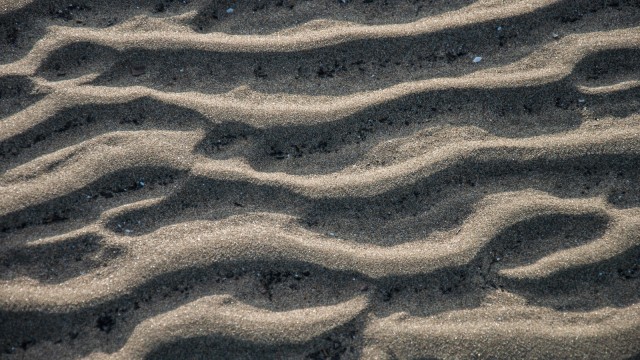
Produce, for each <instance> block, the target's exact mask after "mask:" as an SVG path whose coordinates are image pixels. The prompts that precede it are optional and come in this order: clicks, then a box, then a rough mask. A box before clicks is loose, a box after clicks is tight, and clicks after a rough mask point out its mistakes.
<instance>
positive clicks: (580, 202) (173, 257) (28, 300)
mask: <svg viewBox="0 0 640 360" xmlns="http://www.w3.org/2000/svg"><path fill="white" fill-rule="evenodd" d="M119 211H120V210H118V209H113V210H111V211H110V212H109V213H108V214H104V216H103V217H106V216H109V215H112V214H114V213H117V212H119ZM637 213H638V210H637V209H631V210H615V209H610V208H608V207H607V205H606V202H605V201H604V200H603V199H601V198H589V199H560V198H556V197H553V196H550V195H547V194H545V193H541V192H535V191H519V192H513V193H500V194H496V195H491V196H487V197H486V198H485V199H483V200H482V201H481V202H480V203H479V204H478V205H477V206H476V209H475V211H474V213H473V215H471V217H470V218H469V219H467V220H466V221H465V222H464V224H463V226H462V228H461V229H460V231H459V232H458V233H455V234H451V235H450V238H449V239H448V240H447V241H440V242H435V243H434V242H430V240H429V239H425V240H423V241H416V242H411V243H405V244H400V245H394V246H390V247H382V246H377V245H365V244H359V243H352V242H349V241H345V240H340V239H334V238H331V237H326V236H322V235H318V234H316V233H313V232H310V231H307V230H302V229H300V228H298V227H297V226H295V225H293V226H292V225H289V224H290V223H292V222H293V221H294V219H293V218H291V217H289V216H286V215H274V214H247V215H240V216H233V217H230V218H227V219H224V220H220V221H217V222H210V221H192V222H184V223H181V224H177V225H170V226H166V227H163V228H161V229H159V230H157V231H155V232H153V233H151V234H148V235H143V236H139V237H136V238H135V241H131V238H130V237H126V236H125V237H119V236H116V235H114V234H111V233H107V232H106V231H104V230H102V229H101V228H100V227H99V225H98V224H99V223H101V222H103V221H104V220H100V221H99V222H98V224H96V225H94V227H90V228H87V229H84V230H82V231H81V233H87V232H92V231H96V232H99V233H100V235H103V236H104V238H105V239H106V241H107V242H108V244H111V245H115V246H118V247H123V248H126V249H127V253H129V254H139V253H141V252H144V253H146V254H147V256H145V257H144V258H142V259H139V260H135V261H133V260H131V259H128V260H127V259H123V260H116V261H115V262H114V263H113V264H112V265H111V266H109V267H108V268H102V269H101V270H100V273H101V274H102V275H97V274H94V273H90V274H87V275H84V276H81V277H78V278H74V279H71V280H68V281H66V282H64V283H61V284H58V285H42V284H39V283H37V282H35V283H34V282H32V281H27V282H24V281H21V282H14V281H5V282H3V286H2V287H1V288H0V307H1V308H5V309H6V308H16V309H48V310H50V311H54V310H56V311H57V310H61V309H69V308H77V307H81V306H86V305H87V304H90V303H96V302H100V301H105V300H108V299H110V298H113V297H115V296H117V295H118V294H122V293H126V292H128V291H130V290H131V289H132V288H134V287H136V286H139V285H141V284H143V283H145V282H147V281H149V280H150V279H152V278H154V277H156V276H157V275H159V274H161V273H164V272H170V271H174V270H178V269H184V268H191V267H202V266H210V265H212V264H214V263H223V262H226V261H283V260H284V261H301V262H307V263H312V264H317V265H321V266H323V267H325V268H329V269H332V270H338V271H356V272H359V273H361V274H363V275H365V276H368V277H371V278H381V277H387V276H395V275H415V274H423V273H428V272H431V271H434V270H437V269H439V268H446V267H452V266H459V265H464V264H467V263H468V262H470V261H471V260H472V259H473V258H474V257H475V256H476V254H477V253H478V251H479V250H480V249H481V248H482V247H483V246H484V245H485V244H486V243H488V242H489V241H490V240H491V239H492V238H494V237H495V236H497V235H498V233H499V232H500V231H501V230H502V229H504V228H506V227H508V226H510V225H513V224H515V223H517V222H520V221H523V220H526V219H530V218H533V217H537V216H540V215H541V214H542V215H544V214H549V215H551V214H570V215H584V214H586V215H589V214H597V215H601V216H604V217H606V218H609V219H612V226H611V227H610V228H609V229H608V230H607V232H606V233H605V235H604V236H603V237H602V238H600V239H598V240H595V241H593V243H592V244H590V245H587V246H592V247H595V248H606V249H607V251H606V252H602V253H597V254H594V255H592V256H590V257H589V259H588V260H589V261H597V260H603V259H607V258H609V257H610V256H612V255H615V254H616V253H620V252H622V251H624V250H625V249H627V248H628V247H629V246H632V245H636V240H635V239H636V238H637V235H638V233H640V223H639V222H638V219H640V218H639V217H638V216H636V215H637ZM630 229H632V230H630ZM74 234H77V232H75V233H74ZM58 239H62V238H61V237H58ZM176 239H180V240H179V241H180V244H181V247H180V248H177V249H176V248H175V247H172V246H170V244H173V243H175V242H176ZM581 250H583V249H578V250H576V251H574V252H573V254H571V253H570V254H569V256H567V255H566V254H565V256H564V257H563V259H564V260H571V261H577V262H578V263H580V262H584V261H587V259H584V260H580V259H579V258H576V257H578V256H580V255H581V254H582V251H581ZM552 260H553V255H552ZM542 261H547V262H551V260H545V259H543V260H542ZM568 266H570V265H569V264H567V263H564V262H562V263H557V264H553V265H552V270H550V271H548V273H551V272H554V271H559V270H562V269H564V268H566V267H568ZM70 293H73V294H74V298H73V299H69V297H68V296H67V295H68V294H70Z"/></svg>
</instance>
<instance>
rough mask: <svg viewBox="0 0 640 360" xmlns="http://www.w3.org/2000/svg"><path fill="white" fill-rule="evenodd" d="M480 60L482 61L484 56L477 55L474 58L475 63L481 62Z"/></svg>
mask: <svg viewBox="0 0 640 360" xmlns="http://www.w3.org/2000/svg"><path fill="white" fill-rule="evenodd" d="M480 61H482V56H476V57H474V58H473V63H474V64H477V63H479V62H480Z"/></svg>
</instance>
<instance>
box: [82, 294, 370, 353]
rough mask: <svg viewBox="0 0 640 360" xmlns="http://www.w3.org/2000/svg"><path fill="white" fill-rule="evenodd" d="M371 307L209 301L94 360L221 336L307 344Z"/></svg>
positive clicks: (153, 321)
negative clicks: (276, 307)
mask: <svg viewBox="0 0 640 360" xmlns="http://www.w3.org/2000/svg"><path fill="white" fill-rule="evenodd" d="M367 303H368V300H367V298H366V297H364V296H360V297H356V298H354V299H351V300H348V301H345V302H343V303H339V304H336V305H330V306H317V307H313V308H306V309H299V310H290V311H283V312H273V311H268V310H264V309H259V308H254V307H252V306H249V305H245V304H242V303H240V302H239V301H238V300H236V299H234V298H233V297H232V296H229V295H214V296H206V297H203V298H200V299H198V300H196V301H193V302H191V303H189V304H186V305H183V306H181V307H179V308H177V309H175V310H171V311H168V312H166V313H163V314H160V315H158V316H155V317H153V318H150V319H147V320H145V321H143V322H142V323H140V324H139V325H138V326H136V328H135V330H134V331H133V333H132V334H131V335H130V336H129V338H128V340H127V342H126V344H125V345H124V347H123V348H122V349H120V350H119V351H118V352H116V353H114V354H111V356H101V355H100V354H94V356H91V357H90V358H96V359H100V358H111V359H133V358H144V356H145V355H146V354H149V353H150V352H151V351H153V350H154V349H155V348H157V347H158V346H160V345H162V344H165V343H169V342H172V341H176V340H179V339H186V338H193V337H200V336H211V335H217V334H219V335H222V336H225V337H230V338H235V339H242V340H243V341H249V342H253V343H257V344H281V345H284V344H298V343H305V342H307V341H310V340H312V339H314V338H316V337H318V336H321V335H322V334H324V333H327V332H328V331H330V330H331V329H334V328H336V327H338V326H341V325H343V324H345V323H347V322H349V321H351V320H352V319H353V318H355V317H356V316H357V315H359V314H360V313H361V312H362V311H364V310H365V308H366V307H367Z"/></svg>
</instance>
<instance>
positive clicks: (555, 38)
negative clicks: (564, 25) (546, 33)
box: [551, 33, 560, 40]
mask: <svg viewBox="0 0 640 360" xmlns="http://www.w3.org/2000/svg"><path fill="white" fill-rule="evenodd" d="M551 36H552V37H553V39H554V40H558V39H560V34H558V33H553V34H551Z"/></svg>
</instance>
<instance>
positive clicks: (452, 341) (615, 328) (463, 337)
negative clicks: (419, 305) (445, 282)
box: [364, 304, 640, 359]
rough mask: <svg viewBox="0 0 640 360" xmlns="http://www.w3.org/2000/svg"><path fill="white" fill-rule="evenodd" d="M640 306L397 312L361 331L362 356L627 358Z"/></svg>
mask: <svg viewBox="0 0 640 360" xmlns="http://www.w3.org/2000/svg"><path fill="white" fill-rule="evenodd" d="M639 317H640V305H637V304H636V305H632V306H629V307H627V308H623V309H601V310H597V311H592V312H587V313H566V312H557V311H552V310H549V309H545V308H534V307H519V306H517V307H508V306H506V307H505V306H495V307H489V308H486V309H482V308H481V309H474V310H460V311H454V312H451V313H446V314H442V315H440V316H435V317H430V318H416V317H410V316H407V315H406V314H403V313H400V314H395V315H392V316H390V317H387V318H383V319H379V320H374V321H372V322H370V323H369V325H368V326H367V328H366V329H365V338H366V341H367V342H369V343H370V344H371V345H370V346H369V347H368V348H367V349H365V351H364V358H367V359H374V358H375V359H391V358H392V355H393V356H395V357H399V358H403V359H416V358H423V357H424V356H425V355H427V354H428V355H430V356H436V357H448V356H453V357H460V358H468V357H471V356H474V355H476V356H477V355H480V356H482V354H484V355H486V351H487V349H491V350H490V351H491V355H496V354H509V357H511V356H515V357H519V358H528V357H529V356H530V355H531V354H535V355H536V356H540V357H545V358H547V357H548V358H555V357H561V358H566V359H584V358H597V357H600V356H601V354H605V353H606V354H609V356H613V357H616V358H627V357H630V356H633V355H635V354H637V353H638V351H640V343H638V342H637V341H636V340H637V336H638V334H639V333H640V322H638V321H628V319H638V318H639Z"/></svg>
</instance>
